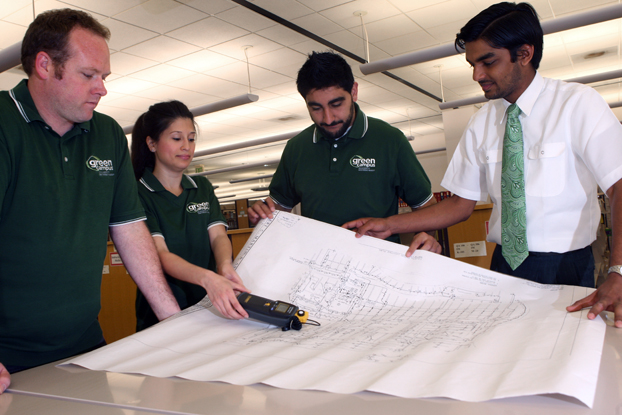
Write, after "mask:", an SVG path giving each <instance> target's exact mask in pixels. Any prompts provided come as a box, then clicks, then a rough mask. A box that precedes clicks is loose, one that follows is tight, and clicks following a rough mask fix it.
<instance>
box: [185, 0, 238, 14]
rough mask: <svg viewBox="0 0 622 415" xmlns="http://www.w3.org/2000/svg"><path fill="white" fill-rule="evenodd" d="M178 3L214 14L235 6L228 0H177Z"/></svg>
mask: <svg viewBox="0 0 622 415" xmlns="http://www.w3.org/2000/svg"><path fill="white" fill-rule="evenodd" d="M177 1H179V2H180V3H184V4H186V5H188V6H190V7H192V8H194V9H197V10H201V11H202V12H205V13H208V14H216V13H220V12H224V11H225V10H229V9H233V8H234V7H236V5H235V4H234V3H232V2H231V1H229V0H209V1H205V0H177Z"/></svg>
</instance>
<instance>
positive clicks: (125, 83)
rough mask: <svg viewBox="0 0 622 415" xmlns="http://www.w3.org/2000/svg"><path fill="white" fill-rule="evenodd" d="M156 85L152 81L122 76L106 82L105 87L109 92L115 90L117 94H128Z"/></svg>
mask: <svg viewBox="0 0 622 415" xmlns="http://www.w3.org/2000/svg"><path fill="white" fill-rule="evenodd" d="M157 85H158V84H156V83H154V82H148V81H143V80H140V79H134V78H130V77H128V76H123V77H120V78H117V79H115V80H113V81H109V82H106V89H107V90H108V91H109V92H116V93H119V94H124V95H128V94H135V93H137V92H140V91H144V90H145V89H149V88H153V87H154V86H157Z"/></svg>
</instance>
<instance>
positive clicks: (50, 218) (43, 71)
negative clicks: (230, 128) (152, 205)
mask: <svg viewBox="0 0 622 415" xmlns="http://www.w3.org/2000/svg"><path fill="white" fill-rule="evenodd" d="M109 36H110V34H109V31H108V29H107V28H105V27H104V26H102V25H101V24H100V23H98V22H97V21H96V20H95V19H93V18H92V17H91V16H90V15H88V14H86V13H84V12H81V11H75V10H69V9H62V10H53V11H49V12H45V13H43V14H41V15H39V16H38V17H37V18H36V19H35V21H34V22H33V23H32V24H31V25H30V27H29V28H28V30H27V32H26V35H25V37H24V40H23V43H22V64H23V67H24V70H25V71H26V73H27V74H28V80H23V81H22V82H20V83H19V84H18V85H17V86H16V87H15V88H13V89H12V90H10V91H2V92H0V362H2V363H4V365H6V369H8V372H15V371H17V370H21V369H25V368H29V367H33V366H37V365H41V364H44V363H48V362H51V361H54V360H58V359H62V358H65V357H69V356H72V355H75V354H78V353H82V352H84V351H87V350H89V349H93V348H95V347H97V346H98V345H99V344H101V343H102V341H103V337H102V331H101V328H100V326H99V323H98V321H97V316H98V314H99V309H100V286H101V275H102V265H103V263H104V257H105V255H106V241H107V233H108V230H110V234H111V236H112V238H113V240H114V242H115V245H116V247H117V249H118V251H119V253H120V255H121V257H122V259H123V261H124V263H125V266H126V267H127V269H128V270H129V272H130V273H131V275H132V277H133V278H134V281H135V282H136V284H137V285H138V286H139V287H140V289H141V290H142V292H143V293H144V294H145V296H146V297H147V298H148V299H149V301H150V303H151V306H152V307H153V309H154V311H155V312H156V314H157V316H158V318H160V319H164V318H166V317H169V316H170V315H172V314H174V313H176V312H177V311H179V306H178V305H177V302H176V301H175V299H174V297H173V296H172V294H171V291H170V289H169V287H168V285H167V284H166V282H165V281H164V277H163V275H162V271H161V267H160V263H159V261H158V257H157V254H156V252H155V247H154V245H153V240H152V238H151V235H150V234H149V231H148V230H147V227H146V226H145V224H144V222H143V221H144V219H145V215H144V211H143V209H142V206H141V204H140V201H139V199H138V195H137V190H136V182H135V181H134V177H133V172H132V167H131V164H130V161H129V152H128V147H127V140H126V139H125V135H124V134H123V131H122V130H121V128H120V127H119V125H118V124H117V123H116V122H115V121H114V120H112V119H111V118H110V117H108V116H105V115H102V114H99V113H96V112H94V111H93V110H94V109H95V107H96V106H97V104H98V102H99V99H100V98H101V97H102V96H104V95H105V94H106V89H105V88H104V84H103V82H104V80H105V79H106V77H107V76H108V75H109V74H110V53H109V50H108V45H107V43H106V40H107V39H108V37H109ZM0 379H3V382H2V385H0V389H2V390H3V389H4V385H5V382H6V379H7V377H6V370H5V368H4V367H3V366H2V364H0Z"/></svg>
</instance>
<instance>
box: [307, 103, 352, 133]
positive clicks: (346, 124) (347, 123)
mask: <svg viewBox="0 0 622 415" xmlns="http://www.w3.org/2000/svg"><path fill="white" fill-rule="evenodd" d="M353 119H354V104H352V105H351V106H350V115H349V116H348V118H347V119H346V120H345V121H344V120H339V121H333V122H332V123H331V124H329V125H326V124H320V125H317V124H316V126H317V128H319V129H320V131H321V132H322V134H323V135H324V137H327V138H332V139H333V140H334V139H336V138H340V137H341V136H342V135H344V134H345V133H346V131H348V128H350V126H351V125H352V120H353ZM339 124H341V127H340V128H339V130H337V132H335V133H331V132H330V131H328V130H326V129H325V128H324V127H334V126H336V125H339Z"/></svg>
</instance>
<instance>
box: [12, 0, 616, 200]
mask: <svg viewBox="0 0 622 415" xmlns="http://www.w3.org/2000/svg"><path fill="white" fill-rule="evenodd" d="M495 2H496V1H491V0H254V1H241V0H240V1H232V0H62V1H61V0H36V1H34V11H35V12H36V13H37V14H38V13H41V12H43V11H45V10H49V9H53V8H63V7H71V8H77V9H82V10H85V11H87V12H89V13H91V14H93V15H94V16H95V17H96V18H97V19H99V20H100V21H101V22H102V23H103V24H104V25H106V26H107V27H108V28H109V29H110V30H111V32H112V36H111V39H110V42H109V46H110V52H111V64H112V74H111V75H110V76H109V78H108V80H107V82H106V88H107V90H108V94H107V95H106V96H105V97H104V98H103V99H102V100H101V102H100V104H99V106H98V108H97V109H98V111H100V112H103V113H105V114H108V115H110V116H112V117H113V118H115V119H116V120H117V121H118V122H119V124H121V126H127V125H131V124H133V123H134V121H135V120H136V118H137V117H138V116H139V115H140V114H141V113H143V112H144V111H146V110H147V109H148V107H149V106H150V105H152V104H154V103H156V102H160V101H165V100H170V99H178V100H180V101H183V102H184V103H186V104H187V105H188V107H190V108H193V107H197V106H201V105H204V104H209V103H212V102H216V101H220V100H222V99H225V98H230V97H234V96H237V95H241V94H246V93H248V92H249V89H250V92H252V93H253V94H256V95H258V96H259V100H258V101H257V102H254V103H251V104H247V105H243V106H239V107H236V108H233V109H229V110H223V111H219V112H214V113H211V114H207V115H204V116H201V117H198V118H197V122H198V124H199V129H200V130H199V141H198V144H197V151H205V150H209V149H213V148H216V147H219V146H223V145H230V144H234V143H242V142H245V141H249V140H253V139H258V138H262V137H270V136H274V135H278V134H284V133H293V132H297V131H300V130H302V129H303V128H305V127H307V126H308V125H309V124H310V119H309V116H308V113H307V110H306V106H305V104H304V101H303V99H302V98H301V97H300V95H299V94H298V92H297V91H296V87H295V78H296V74H297V71H298V69H299V68H300V66H301V65H302V64H303V63H304V61H305V59H306V55H307V54H308V53H310V52H312V51H323V50H328V49H329V46H327V45H334V47H337V48H340V49H341V50H343V51H347V52H348V53H349V55H348V56H352V57H359V59H356V60H355V59H352V58H347V60H348V62H349V63H350V64H351V66H352V69H353V71H354V75H355V77H356V80H357V82H358V83H359V101H358V102H359V104H360V105H361V108H362V109H363V111H365V113H367V114H368V115H370V116H373V117H377V118H381V119H383V120H385V121H387V122H389V123H391V124H393V125H395V126H396V127H398V128H400V129H401V130H402V131H404V133H405V134H406V135H407V136H412V137H415V140H414V147H415V149H416V150H429V149H432V148H437V147H438V137H439V136H440V137H442V134H443V122H442V118H441V111H440V110H439V108H438V104H439V100H440V99H442V98H444V100H445V101H452V100H456V99H461V98H468V97H472V96H476V95H481V89H480V88H479V86H478V85H477V84H476V83H475V82H473V81H472V79H471V70H470V68H469V66H468V64H467V63H466V61H465V60H464V56H461V55H456V56H452V57H448V58H444V59H439V60H435V61H431V62H426V63H421V64H417V65H413V66H410V67H406V68H400V69H394V70H391V71H390V72H391V73H392V74H393V75H394V76H395V77H396V78H398V80H396V79H393V78H391V77H388V76H386V75H384V74H372V75H363V74H362V73H361V72H360V70H359V65H360V61H361V60H362V59H366V42H365V40H364V39H365V34H364V33H365V32H367V38H368V39H369V60H370V61H372V62H373V61H376V60H379V59H384V58H387V57H391V56H397V55H401V54H404V53H408V52H412V51H416V50H420V49H425V48H429V47H434V46H438V45H441V44H445V43H448V42H452V41H453V39H454V37H455V33H457V32H458V31H459V29H460V28H461V27H462V26H463V25H464V24H465V23H466V22H467V21H468V20H469V19H470V18H471V17H473V16H474V15H476V14H477V13H478V12H479V11H480V10H482V9H484V8H486V7H488V6H489V5H491V4H493V3H495ZM616 3H619V1H607V0H532V1H531V4H532V5H533V6H534V7H535V8H536V10H537V12H538V14H539V15H540V18H541V20H548V19H553V18H556V17H563V16H566V15H569V14H574V13H580V12H585V11H589V10H591V9H597V8H601V7H604V6H608V5H612V4H616ZM253 9H255V10H253ZM262 10H263V11H262ZM260 12H261V13H260ZM32 19H33V2H32V0H0V33H1V34H2V36H0V49H4V48H6V47H9V46H11V45H13V44H14V43H16V42H19V41H21V39H22V37H23V35H24V33H25V31H26V28H27V26H28V25H29V24H30V22H31V21H32ZM288 26H289V27H288ZM295 29H297V30H295ZM621 40H622V19H617V20H612V21H608V22H604V23H599V24H595V25H591V26H587V27H584V28H577V29H572V30H569V31H565V32H560V33H556V34H551V35H547V36H545V50H544V58H543V60H542V63H541V67H540V72H541V73H542V74H543V75H544V76H548V77H554V78H561V79H570V78H575V77H578V76H584V75H591V74H595V73H601V72H608V71H612V70H618V69H622V58H621V57H620V42H621ZM249 46H250V47H249ZM600 52H604V53H602V54H600ZM598 55H600V56H598ZM24 76H25V75H24V73H23V72H22V71H21V70H19V69H18V68H14V69H11V70H9V71H6V72H4V73H1V74H0V89H10V88H12V87H13V86H14V85H15V84H17V82H18V81H19V80H20V79H21V78H23V77H24ZM249 78H250V85H249ZM441 79H442V90H441ZM405 83H407V84H410V85H411V86H408V85H406V84H405ZM592 86H595V87H596V89H597V90H598V91H599V92H600V93H601V95H602V96H603V97H604V98H605V99H606V100H607V101H608V102H618V101H622V89H621V87H620V79H614V80H610V81H604V82H600V83H598V84H594V85H592ZM420 91H423V93H422V92H420ZM615 112H616V115H618V117H619V118H622V111H620V110H615ZM284 144H285V141H280V142H275V143H271V144H264V145H260V146H254V147H251V148H248V149H242V150H234V151H229V152H226V153H218V154H212V155H210V156H206V157H201V158H197V159H195V160H194V161H193V165H194V164H202V165H203V166H204V168H205V170H207V171H209V170H215V169H227V168H233V170H229V171H226V172H223V173H219V174H211V175H208V176H207V177H208V178H209V179H210V180H211V181H212V183H214V184H215V185H217V186H219V188H218V190H217V191H216V192H217V195H219V197H223V196H227V195H232V194H236V197H235V198H248V197H251V196H257V195H265V192H260V193H257V192H253V191H250V190H249V189H250V188H257V187H262V186H266V185H267V184H268V183H269V180H270V179H269V178H267V179H262V183H260V180H256V181H250V182H243V183H239V184H230V183H229V181H230V180H235V179H245V178H252V177H257V176H264V175H269V174H271V173H273V172H274V169H275V168H276V164H275V162H276V161H277V160H278V159H279V157H280V154H281V152H282V150H283V147H284ZM265 164H267V165H266V166H264V165H265ZM243 165H250V166H256V167H248V168H243V169H240V166H243ZM221 200H228V199H225V198H222V199H221Z"/></svg>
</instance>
